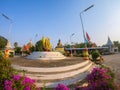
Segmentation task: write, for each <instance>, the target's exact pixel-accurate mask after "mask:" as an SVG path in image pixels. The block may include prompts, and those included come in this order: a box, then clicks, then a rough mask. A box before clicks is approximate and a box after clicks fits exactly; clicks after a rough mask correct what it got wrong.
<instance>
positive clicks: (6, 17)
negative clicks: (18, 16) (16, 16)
mask: <svg viewBox="0 0 120 90" xmlns="http://www.w3.org/2000/svg"><path fill="white" fill-rule="evenodd" d="M1 15H2V16H3V17H4V18H5V19H7V20H9V21H10V26H9V29H8V40H10V32H11V28H12V23H13V22H12V20H11V19H10V18H9V17H8V16H6V15H5V14H3V13H1Z"/></svg>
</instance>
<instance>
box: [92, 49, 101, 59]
mask: <svg viewBox="0 0 120 90" xmlns="http://www.w3.org/2000/svg"><path fill="white" fill-rule="evenodd" d="M99 56H100V54H99V52H98V51H97V50H95V51H93V52H92V59H93V60H96V59H97V58H98V57H99Z"/></svg>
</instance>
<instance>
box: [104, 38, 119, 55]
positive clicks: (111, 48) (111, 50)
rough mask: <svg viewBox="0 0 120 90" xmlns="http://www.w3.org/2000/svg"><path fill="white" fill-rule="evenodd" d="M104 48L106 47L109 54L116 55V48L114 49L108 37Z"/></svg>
mask: <svg viewBox="0 0 120 90" xmlns="http://www.w3.org/2000/svg"><path fill="white" fill-rule="evenodd" d="M106 47H108V51H109V52H110V53H118V47H115V46H114V44H113V43H112V41H111V40H110V37H108V40H107V43H106Z"/></svg>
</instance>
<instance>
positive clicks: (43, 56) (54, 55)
mask: <svg viewBox="0 0 120 90" xmlns="http://www.w3.org/2000/svg"><path fill="white" fill-rule="evenodd" d="M26 58H27V59H33V60H61V59H65V58H66V57H65V56H64V55H62V54H61V53H60V52H33V53H32V54H31V55H28V56H27V57H26Z"/></svg>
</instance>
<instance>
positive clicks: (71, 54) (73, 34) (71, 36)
mask: <svg viewBox="0 0 120 90" xmlns="http://www.w3.org/2000/svg"><path fill="white" fill-rule="evenodd" d="M73 35H75V33H72V34H71V35H70V43H71V45H70V51H71V54H70V55H71V56H72V41H71V38H72V36H73Z"/></svg>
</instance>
